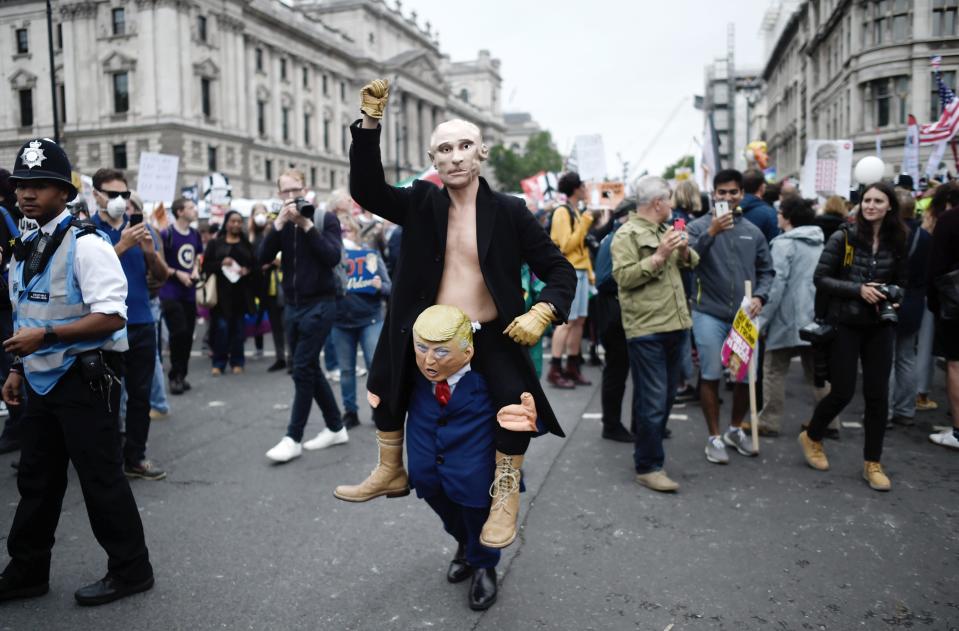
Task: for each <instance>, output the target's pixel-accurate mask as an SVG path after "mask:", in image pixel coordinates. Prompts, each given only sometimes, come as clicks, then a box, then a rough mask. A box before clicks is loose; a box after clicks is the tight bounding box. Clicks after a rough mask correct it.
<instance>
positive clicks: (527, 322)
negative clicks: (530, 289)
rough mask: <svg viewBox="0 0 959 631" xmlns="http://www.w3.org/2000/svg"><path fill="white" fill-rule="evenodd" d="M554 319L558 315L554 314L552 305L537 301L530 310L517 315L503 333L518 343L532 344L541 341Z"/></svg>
mask: <svg viewBox="0 0 959 631" xmlns="http://www.w3.org/2000/svg"><path fill="white" fill-rule="evenodd" d="M554 319H556V316H554V315H553V309H552V307H550V306H549V305H548V304H546V303H545V302H537V303H536V304H535V305H533V306H532V308H530V310H529V311H527V312H526V313H524V314H523V315H521V316H517V317H516V318H515V319H514V320H513V321H512V322H511V323H510V325H509V326H508V327H506V330H505V331H503V333H505V334H506V335H509V336H510V339H512V340H513V341H514V342H516V343H518V344H522V345H523V346H532V345H533V344H536V343H537V342H539V339H540V338H541V337H543V332H544V331H546V327H548V326H549V325H550V323H551V322H552V321H553V320H554Z"/></svg>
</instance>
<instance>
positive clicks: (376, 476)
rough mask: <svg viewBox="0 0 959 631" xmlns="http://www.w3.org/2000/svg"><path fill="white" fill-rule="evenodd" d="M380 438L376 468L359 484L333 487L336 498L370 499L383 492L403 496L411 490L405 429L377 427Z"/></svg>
mask: <svg viewBox="0 0 959 631" xmlns="http://www.w3.org/2000/svg"><path fill="white" fill-rule="evenodd" d="M376 442H377V443H378V444H379V447H380V456H379V462H378V463H377V464H376V468H375V469H373V472H372V473H370V476H369V477H368V478H366V479H365V480H363V481H362V482H361V483H359V484H356V485H343V486H338V487H336V489H334V491H333V496H334V497H336V499H340V500H343V501H345V502H368V501H370V500H371V499H373V498H376V497H379V496H381V495H385V496H386V497H403V496H405V495H409V494H410V483H409V478H408V477H407V475H406V469H404V468H403V430H399V431H396V432H381V431H379V430H377V432H376Z"/></svg>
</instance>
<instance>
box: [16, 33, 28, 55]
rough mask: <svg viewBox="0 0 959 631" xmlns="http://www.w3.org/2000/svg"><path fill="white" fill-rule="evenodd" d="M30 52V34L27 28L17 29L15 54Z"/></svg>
mask: <svg viewBox="0 0 959 631" xmlns="http://www.w3.org/2000/svg"><path fill="white" fill-rule="evenodd" d="M29 52H30V36H29V34H28V33H27V29H25V28H18V29H17V54H18V55H25V54H27V53H29Z"/></svg>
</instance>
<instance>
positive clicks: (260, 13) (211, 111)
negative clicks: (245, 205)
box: [0, 0, 505, 198]
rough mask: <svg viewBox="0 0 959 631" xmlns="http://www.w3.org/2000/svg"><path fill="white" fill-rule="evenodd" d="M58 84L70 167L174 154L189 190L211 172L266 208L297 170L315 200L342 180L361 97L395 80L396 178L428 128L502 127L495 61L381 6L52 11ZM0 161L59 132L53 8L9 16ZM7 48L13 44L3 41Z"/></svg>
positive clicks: (144, 3)
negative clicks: (287, 172) (455, 52)
mask: <svg viewBox="0 0 959 631" xmlns="http://www.w3.org/2000/svg"><path fill="white" fill-rule="evenodd" d="M54 20H55V25H54V42H55V49H56V51H55V60H54V65H55V77H56V83H57V88H56V89H57V94H58V97H57V98H58V100H59V103H60V104H61V106H60V107H59V110H60V111H59V116H60V119H61V121H62V125H61V128H62V139H63V142H64V145H65V147H66V148H67V150H68V152H69V154H70V156H71V157H72V158H73V160H74V162H75V167H76V168H77V170H79V171H81V172H83V173H87V174H90V173H92V171H93V170H95V169H96V168H98V167H101V166H117V167H122V168H125V169H126V170H127V171H128V172H129V173H130V175H131V176H132V177H133V180H134V181H135V179H136V168H137V164H138V156H139V154H140V152H142V151H152V152H160V153H169V154H177V155H179V156H180V184H181V185H191V184H194V183H196V182H197V181H198V180H199V179H200V178H201V177H203V176H205V175H207V174H209V173H210V172H213V171H216V172H220V173H223V174H224V175H226V176H227V177H228V178H229V179H230V184H231V186H232V188H233V194H234V196H236V197H252V198H260V197H268V196H270V195H271V194H272V193H273V192H274V190H275V185H274V182H275V179H276V177H277V175H278V174H279V173H280V172H282V171H283V170H284V169H286V168H288V167H290V166H295V167H297V168H300V169H301V170H302V171H303V172H304V173H305V174H306V176H307V180H308V184H309V185H310V186H311V188H313V189H314V190H316V191H318V192H327V191H330V190H332V189H334V188H337V187H342V186H345V185H346V183H347V177H348V171H349V164H348V150H349V143H350V137H349V130H348V129H347V126H348V125H349V124H350V123H351V122H352V121H354V120H355V119H356V118H358V116H359V112H358V98H359V97H358V93H359V89H360V87H361V86H362V85H363V84H364V83H365V82H366V81H368V80H369V79H371V78H374V77H387V78H389V79H391V81H392V82H393V86H392V89H391V96H390V107H389V109H388V111H387V116H386V118H385V119H384V134H383V143H382V149H383V161H384V166H385V167H386V170H387V174H388V179H397V180H398V179H402V178H404V177H407V176H409V175H411V174H414V173H417V172H419V171H421V170H422V169H423V168H424V167H425V166H426V165H427V164H428V157H427V155H426V153H427V150H428V145H429V135H430V133H431V131H432V129H433V127H434V126H435V125H436V124H437V123H438V122H440V121H442V120H444V119H446V118H452V117H459V118H465V119H467V120H470V121H472V122H474V123H476V124H477V125H478V126H479V127H480V128H481V129H482V130H483V132H484V135H485V137H486V139H487V141H488V142H496V141H498V140H499V139H501V138H502V135H503V133H504V131H505V123H504V121H503V116H502V112H501V109H500V92H501V83H502V79H501V76H500V73H499V61H498V60H497V59H494V58H492V57H491V56H490V54H489V52H487V51H480V54H479V56H478V58H477V59H476V60H473V61H468V62H451V61H450V60H449V59H448V58H447V57H445V56H444V55H443V54H442V52H441V51H440V49H439V45H438V40H437V33H435V32H434V31H433V30H432V28H431V26H430V25H429V23H428V22H426V23H422V24H421V21H420V20H419V18H418V16H416V15H415V13H410V14H406V13H404V12H403V10H402V6H401V3H400V2H399V1H397V2H395V4H392V5H391V6H388V5H387V4H386V3H385V2H384V1H383V0H299V1H294V0H286V1H281V0H59V1H55V2H54ZM0 29H2V30H3V31H6V32H9V33H10V35H11V36H12V38H11V40H10V41H12V42H13V44H12V45H11V46H10V50H7V51H0V76H2V77H4V78H6V80H7V82H8V85H9V88H8V89H7V90H4V91H0V156H3V162H2V163H3V164H4V165H7V164H12V163H13V153H14V152H15V150H16V148H17V147H18V146H19V144H20V143H21V142H22V141H23V139H24V138H26V137H28V136H36V135H45V136H51V135H52V133H53V123H52V100H53V99H52V95H51V93H52V91H51V88H50V67H49V59H48V54H47V37H46V18H45V3H44V2H37V1H26V0H11V1H8V2H3V3H2V4H0ZM2 39H3V40H4V41H6V40H7V37H6V36H4V37H3V38H2Z"/></svg>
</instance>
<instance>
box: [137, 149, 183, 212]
mask: <svg viewBox="0 0 959 631" xmlns="http://www.w3.org/2000/svg"><path fill="white" fill-rule="evenodd" d="M179 167H180V156H174V155H166V154H162V153H150V152H147V151H144V152H143V153H141V154H140V165H139V170H138V171H137V193H138V194H139V195H140V197H141V198H142V199H143V201H145V202H172V201H173V200H174V198H176V184H177V171H178V169H179Z"/></svg>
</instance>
